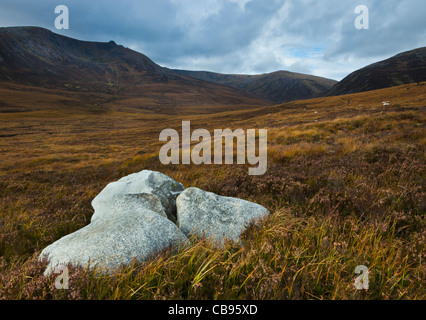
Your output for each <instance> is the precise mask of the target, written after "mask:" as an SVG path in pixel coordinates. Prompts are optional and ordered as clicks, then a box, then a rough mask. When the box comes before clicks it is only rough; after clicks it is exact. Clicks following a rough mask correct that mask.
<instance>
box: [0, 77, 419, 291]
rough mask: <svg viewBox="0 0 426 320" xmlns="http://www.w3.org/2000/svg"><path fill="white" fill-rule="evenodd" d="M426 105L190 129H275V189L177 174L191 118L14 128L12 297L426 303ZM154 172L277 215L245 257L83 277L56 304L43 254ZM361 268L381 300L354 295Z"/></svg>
mask: <svg viewBox="0 0 426 320" xmlns="http://www.w3.org/2000/svg"><path fill="white" fill-rule="evenodd" d="M385 100H386V101H388V100H389V101H390V102H391V104H390V106H383V104H382V101H385ZM424 101H425V94H424V84H422V85H409V86H402V87H398V88H390V89H385V90H380V91H374V92H369V93H364V94H356V95H350V96H343V97H331V98H322V99H314V100H306V101H298V102H293V103H287V104H284V105H279V106H274V107H267V108H260V109H256V110H249V111H232V112H227V113H224V114H217V115H214V116H211V115H204V116H194V115H192V116H191V117H189V116H188V117H189V118H190V120H191V125H194V126H199V127H205V128H207V129H212V128H226V127H229V126H232V127H233V128H234V129H235V128H239V127H241V128H244V129H246V128H254V127H256V128H267V129H268V135H269V139H268V160H269V162H268V164H269V166H268V170H267V172H266V174H265V175H262V176H249V175H248V174H247V166H244V165H211V166H203V165H201V166H196V165H172V166H165V165H162V164H161V163H160V161H159V159H158V151H159V148H160V145H161V144H159V143H158V133H159V132H160V131H161V130H162V129H164V128H166V127H174V128H178V127H179V124H180V123H179V121H181V119H180V117H175V116H170V117H164V118H162V119H161V120H158V119H153V116H149V117H144V116H143V115H142V114H136V115H135V114H129V113H125V112H123V113H115V114H114V117H113V116H112V115H111V114H106V115H96V116H95V115H86V116H85V117H82V116H81V115H78V116H77V115H75V116H71V115H67V116H65V115H60V116H57V117H52V116H51V115H49V113H48V112H46V113H40V112H35V113H34V114H31V113H27V114H26V117H27V118H26V119H24V120H22V118H18V115H16V114H15V115H12V114H6V115H0V116H2V117H3V118H4V120H7V122H6V121H5V122H2V123H3V129H4V130H6V129H7V130H8V132H11V133H12V134H17V135H16V136H13V137H2V138H1V140H0V142H1V144H0V150H1V152H2V157H3V158H2V159H4V161H2V165H1V180H0V198H1V202H0V297H1V298H3V299H425V298H426V290H425V287H424V279H425V271H426V270H425V263H424V260H425V253H424V248H425V244H426V231H425V230H426V228H425V226H426V221H425V216H424V213H425V206H426V205H425V201H424V199H425V130H426V129H425V117H424V114H425V113H424V111H425V105H424ZM55 112H57V111H55ZM64 119H67V121H65V120H64ZM106 123H110V124H111V123H112V124H111V125H108V126H107V125H106ZM58 124H61V125H58ZM29 127H30V128H31V130H32V134H31V135H29V134H27V133H28V132H27V131H28V130H30V129H28V128H29ZM46 131H49V132H52V134H47V133H46ZM143 169H149V170H156V171H160V172H163V173H164V174H167V175H169V176H170V177H172V178H173V179H175V180H176V181H179V182H182V183H183V184H184V186H185V187H189V186H193V187H199V188H201V189H203V190H206V191H211V192H215V193H218V194H221V195H224V196H232V197H239V198H242V199H247V200H250V201H254V202H257V203H259V204H261V205H264V206H265V207H267V208H268V209H269V210H270V212H271V216H270V217H269V218H268V219H265V220H264V221H262V222H261V223H260V224H258V225H252V226H251V227H250V228H249V229H248V230H247V231H246V232H245V233H244V235H243V237H242V240H243V241H242V245H241V246H238V245H235V244H232V243H228V244H227V245H226V246H225V248H221V249H218V248H215V247H214V246H212V245H211V244H210V243H209V242H208V241H207V240H205V239H191V241H192V242H193V246H191V247H190V248H186V249H182V250H181V251H179V252H178V253H177V254H176V253H173V252H172V251H171V250H167V251H164V252H162V253H161V254H160V255H157V256H154V257H152V259H150V260H149V261H147V262H145V263H136V262H135V263H134V264H132V265H131V266H128V267H126V268H123V269H122V270H121V272H120V273H118V274H115V275H113V276H106V275H103V276H99V275H97V274H96V272H89V271H86V270H83V269H81V268H75V267H71V266H70V272H69V274H70V283H69V287H70V288H69V289H68V290H57V289H55V287H54V280H55V279H54V277H44V276H43V271H44V263H43V262H38V261H37V257H38V253H39V252H40V251H41V250H42V249H43V248H44V247H45V246H47V245H48V244H50V243H52V242H53V241H55V240H57V239H59V238H60V237H62V236H64V235H66V234H69V233H71V232H73V231H76V230H78V229H79V228H81V227H83V226H85V225H87V224H88V223H89V221H90V218H91V215H92V214H93V209H92V207H91V205H90V202H91V200H92V199H93V198H94V197H95V196H96V195H97V194H98V193H99V192H100V191H101V190H102V189H103V188H104V187H105V185H106V184H107V183H109V182H111V181H114V180H117V179H119V178H120V177H122V176H125V175H127V174H130V173H133V172H137V171H140V170H143ZM361 264H362V265H365V266H367V267H368V268H369V272H370V281H369V284H370V288H369V290H367V291H358V290H356V289H355V287H354V280H355V277H356V275H355V274H354V270H355V268H356V266H357V265H361Z"/></svg>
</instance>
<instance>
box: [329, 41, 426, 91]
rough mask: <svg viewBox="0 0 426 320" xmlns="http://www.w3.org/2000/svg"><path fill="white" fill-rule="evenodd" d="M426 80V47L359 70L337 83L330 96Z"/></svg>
mask: <svg viewBox="0 0 426 320" xmlns="http://www.w3.org/2000/svg"><path fill="white" fill-rule="evenodd" d="M423 81H426V47H423V48H419V49H415V50H411V51H407V52H403V53H400V54H398V55H396V56H394V57H392V58H390V59H387V60H384V61H380V62H377V63H374V64H371V65H369V66H366V67H365V68H362V69H360V70H357V71H355V72H353V73H351V74H350V75H348V76H347V77H346V78H344V79H343V80H342V81H340V82H339V83H337V84H336V85H334V86H333V88H331V90H330V91H329V92H328V94H327V95H328V96H336V95H344V94H351V93H357V92H364V91H371V90H377V89H383V88H388V87H394V86H399V85H404V84H410V83H415V82H423Z"/></svg>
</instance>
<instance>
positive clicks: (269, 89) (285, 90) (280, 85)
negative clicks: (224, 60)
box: [173, 70, 337, 104]
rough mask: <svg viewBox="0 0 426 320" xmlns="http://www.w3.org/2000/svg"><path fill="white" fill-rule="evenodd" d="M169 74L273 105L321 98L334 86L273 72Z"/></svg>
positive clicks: (322, 80)
mask: <svg viewBox="0 0 426 320" xmlns="http://www.w3.org/2000/svg"><path fill="white" fill-rule="evenodd" d="M173 71H175V72H177V73H180V74H183V75H186V76H189V77H193V78H196V79H200V80H204V81H210V82H213V83H217V84H222V85H226V86H229V87H232V88H237V89H240V90H242V91H243V92H245V93H247V94H250V95H253V96H255V97H258V98H260V99H264V100H267V101H270V102H272V103H277V104H278V103H284V102H289V101H294V100H304V99H311V98H317V97H320V96H323V95H325V94H326V93H327V92H328V91H329V90H330V88H331V87H332V86H333V85H335V84H336V83H337V81H335V80H330V79H326V78H321V77H316V76H311V75H306V74H300V73H294V72H288V71H277V72H273V73H268V74H261V75H235V74H220V73H214V72H207V71H185V70H173Z"/></svg>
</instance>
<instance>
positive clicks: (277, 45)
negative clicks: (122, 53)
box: [0, 0, 426, 80]
mask: <svg viewBox="0 0 426 320" xmlns="http://www.w3.org/2000/svg"><path fill="white" fill-rule="evenodd" d="M57 5H66V6H67V7H68V8H69V19H70V20H69V29H68V30H57V29H55V25H54V21H55V18H56V17H57V15H55V13H54V9H55V7H56V6H57ZM358 5H366V6H367V7H368V9H369V29H368V30H358V29H357V28H355V24H354V22H355V19H356V18H357V17H358V16H359V14H356V13H355V8H356V7H357V6H358ZM425 17H426V1H425V0H387V1H384V0H340V1H338V0H321V1H318V0H317V1H315V0H132V1H131V0H121V1H117V0H115V1H112V0H102V1H101V0H72V1H66V0H40V1H34V0H1V1H0V26H1V27H8V26H40V27H45V28H48V29H50V30H52V31H54V32H57V33H60V34H63V35H66V36H70V37H74V38H77V39H80V40H89V41H110V40H114V41H115V42H116V43H117V44H122V45H124V46H126V47H129V48H132V49H134V50H137V51H139V52H142V53H144V54H146V55H147V56H149V57H150V58H151V59H153V60H154V61H155V62H156V63H158V64H160V65H162V66H165V67H170V68H180V69H187V70H208V71H214V72H220V73H240V74H241V73H244V74H259V73H267V72H272V71H276V70H289V71H294V72H301V73H309V74H314V75H318V76H323V77H327V78H332V79H336V80H340V79H342V78H343V77H345V76H346V75H348V74H349V73H350V72H352V71H354V70H356V69H359V68H361V67H363V66H365V65H368V64H370V63H373V62H376V61H379V60H383V59H385V58H388V57H391V56H393V55H395V54H397V53H400V52H402V51H407V50H411V49H414V48H418V47H423V46H426V22H425V21H426V19H425Z"/></svg>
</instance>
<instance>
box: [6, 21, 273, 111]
mask: <svg viewBox="0 0 426 320" xmlns="http://www.w3.org/2000/svg"><path fill="white" fill-rule="evenodd" d="M0 82H3V83H17V84H20V85H28V86H36V87H43V88H49V89H61V90H62V89H66V90H68V91H74V92H93V93H95V94H101V93H102V94H108V95H112V97H110V98H106V100H115V101H121V102H123V101H125V103H124V104H126V106H128V105H132V106H134V107H138V108H139V107H140V108H145V107H146V106H148V107H149V108H151V109H153V108H154V107H158V108H163V109H165V110H166V109H167V110H169V111H170V110H172V109H174V110H172V111H174V112H177V111H178V109H179V107H188V106H201V107H205V109H206V110H210V109H209V108H210V107H216V106H228V107H229V108H230V109H232V108H241V107H242V106H248V105H251V106H256V105H257V106H259V105H265V104H267V102H266V101H264V100H261V99H258V98H256V97H253V96H248V95H247V94H245V93H244V92H242V91H240V90H237V89H234V88H230V87H227V86H223V85H219V84H214V83H211V82H206V81H202V80H198V79H194V78H191V77H187V76H184V75H181V74H178V73H176V72H173V71H172V70H170V69H167V68H163V67H161V66H159V65H157V64H156V63H154V62H153V61H152V60H151V59H149V58H148V57H146V56H145V55H143V54H141V53H138V52H136V51H133V50H131V49H128V48H125V47H123V46H121V45H117V44H116V43H115V42H114V41H110V42H108V43H102V42H89V41H80V40H76V39H72V38H69V37H65V36H62V35H59V34H56V33H53V32H51V31H49V30H47V29H43V28H39V27H10V28H0ZM201 109H202V108H201ZM213 109H214V108H213ZM202 111H203V110H200V112H202ZM207 112H210V111H207Z"/></svg>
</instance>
